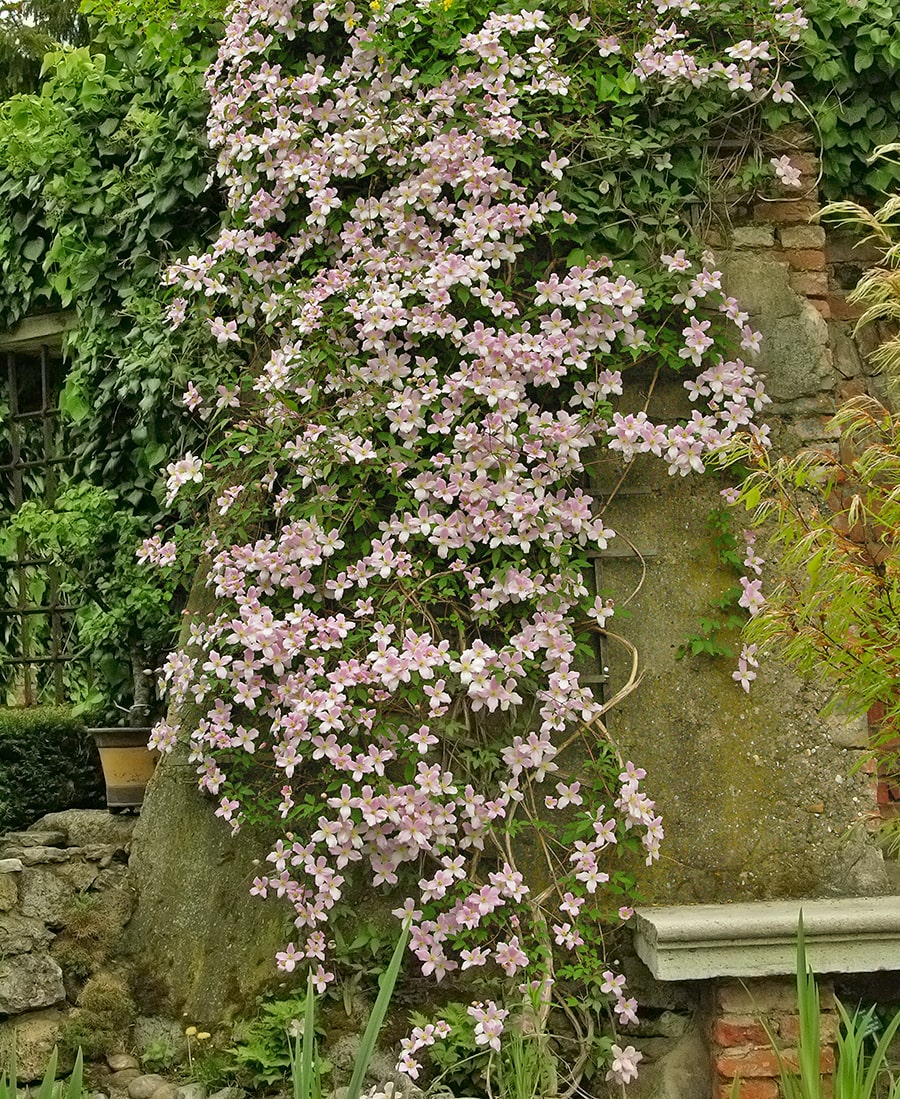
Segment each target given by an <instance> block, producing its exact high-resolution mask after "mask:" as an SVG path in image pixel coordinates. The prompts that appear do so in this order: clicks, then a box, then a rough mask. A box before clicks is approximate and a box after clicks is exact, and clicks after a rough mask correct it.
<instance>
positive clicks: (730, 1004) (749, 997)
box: [716, 977, 797, 1016]
mask: <svg viewBox="0 0 900 1099" xmlns="http://www.w3.org/2000/svg"><path fill="white" fill-rule="evenodd" d="M716 998H717V1002H718V1007H719V1011H720V1012H721V1013H722V1015H723V1016H724V1015H727V1014H733V1015H756V1014H758V1013H759V1012H761V1011H762V1012H766V1011H784V1012H791V1011H796V1010H797V983H796V979H795V978H793V977H785V978H784V979H783V980H779V979H778V978H777V977H770V978H761V979H760V978H757V979H755V980H749V981H727V982H726V981H723V982H722V983H721V984H720V985H719V987H718V988H717V989H716Z"/></svg>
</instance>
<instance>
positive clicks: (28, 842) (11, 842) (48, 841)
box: [2, 829, 66, 847]
mask: <svg viewBox="0 0 900 1099" xmlns="http://www.w3.org/2000/svg"><path fill="white" fill-rule="evenodd" d="M65 842H66V833H65V832H61V831H60V830H59V829H55V830H50V829H48V830H47V831H45V832H38V831H33V830H32V829H29V830H28V831H27V832H7V833H6V834H5V835H4V836H3V837H2V843H3V846H4V847H7V846H11V847H60V846H62V845H63V844H65Z"/></svg>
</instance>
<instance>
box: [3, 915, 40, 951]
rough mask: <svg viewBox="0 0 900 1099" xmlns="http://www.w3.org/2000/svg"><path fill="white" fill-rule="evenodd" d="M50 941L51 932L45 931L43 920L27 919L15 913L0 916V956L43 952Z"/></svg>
mask: <svg viewBox="0 0 900 1099" xmlns="http://www.w3.org/2000/svg"><path fill="white" fill-rule="evenodd" d="M52 941H53V932H52V931H48V930H47V928H46V926H45V925H44V921H43V920H35V919H29V917H27V916H20V915H19V914H18V913H17V912H10V913H9V914H7V915H2V916H0V956H2V955H9V954H30V953H31V952H32V951H33V950H43V949H44V948H45V947H47V946H49V945H50V943H51V942H52Z"/></svg>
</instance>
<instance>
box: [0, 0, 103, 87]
mask: <svg viewBox="0 0 900 1099" xmlns="http://www.w3.org/2000/svg"><path fill="white" fill-rule="evenodd" d="M87 36H88V28H87V20H86V19H85V18H84V16H83V15H81V14H79V6H78V3H77V2H72V0H3V2H2V3H0V99H5V98H6V97H7V96H10V95H14V94H15V93H17V92H32V91H34V90H35V89H36V88H37V86H38V83H39V81H40V76H41V66H42V63H43V59H44V54H46V53H49V52H50V51H51V50H54V49H59V48H60V46H61V45H67V46H81V45H84V43H85V42H86V41H87Z"/></svg>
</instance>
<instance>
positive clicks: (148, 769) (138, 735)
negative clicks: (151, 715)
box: [89, 726, 159, 812]
mask: <svg viewBox="0 0 900 1099" xmlns="http://www.w3.org/2000/svg"><path fill="white" fill-rule="evenodd" d="M89 731H90V732H91V733H93V735H94V741H95V743H96V745H97V748H98V750H99V752H100V763H101V764H102V766H103V778H104V781H105V782H106V804H107V806H108V808H109V809H111V810H112V811H113V812H116V811H117V810H120V809H137V808H138V807H139V806H140V804H141V803H142V802H143V800H144V790H145V789H146V788H147V783H148V782H149V781H150V778H151V776H152V775H153V770H154V768H155V767H156V761H157V760H158V759H159V752H155V751H154V752H151V751H150V749H149V748H148V747H147V739H148V737H149V736H150V728H149V726H148V727H146V728H143V727H142V728H131V729H91V730H89Z"/></svg>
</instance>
